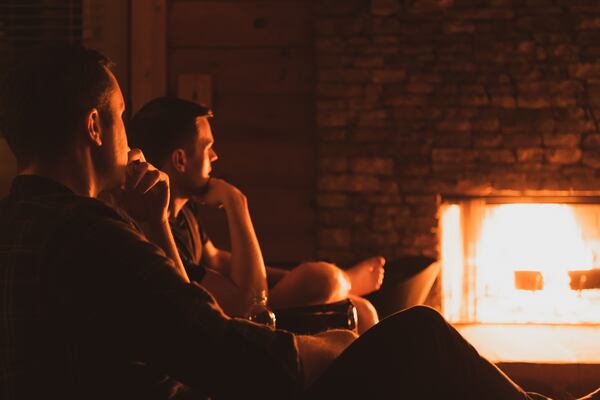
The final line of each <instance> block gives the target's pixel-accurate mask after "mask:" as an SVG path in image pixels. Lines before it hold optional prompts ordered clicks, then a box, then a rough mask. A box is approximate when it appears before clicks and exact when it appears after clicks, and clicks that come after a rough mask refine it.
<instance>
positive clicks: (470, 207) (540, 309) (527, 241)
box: [441, 201, 600, 324]
mask: <svg viewBox="0 0 600 400" xmlns="http://www.w3.org/2000/svg"><path fill="white" fill-rule="evenodd" d="M598 209H600V207H598V205H588V204H577V205H567V204H500V205H498V204H485V203H484V202H483V201H470V202H464V203H462V204H460V205H457V204H452V205H446V206H444V207H443V209H442V215H441V235H442V236H441V256H442V274H443V276H442V279H443V287H442V291H443V301H444V313H445V316H446V317H447V318H448V319H449V320H450V321H451V322H466V323H546V324H548V323H550V324H564V323H567V324H576V323H587V324H597V323H600V290H599V289H594V288H591V289H585V290H573V289H572V288H571V284H572V282H571V280H570V277H569V272H570V271H585V270H591V269H593V268H598V267H599V266H600V263H599V262H598V261H599V259H600V229H599V228H600V211H599V210H598ZM594 272H598V271H594ZM584 275H585V274H584ZM584 278H585V276H584ZM582 282H584V283H585V280H582Z"/></svg>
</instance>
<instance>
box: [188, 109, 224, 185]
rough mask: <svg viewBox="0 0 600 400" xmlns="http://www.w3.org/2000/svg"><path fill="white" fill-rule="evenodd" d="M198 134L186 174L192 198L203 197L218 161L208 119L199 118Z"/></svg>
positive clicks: (190, 154) (190, 153) (189, 152)
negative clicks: (213, 167) (195, 196)
mask: <svg viewBox="0 0 600 400" xmlns="http://www.w3.org/2000/svg"><path fill="white" fill-rule="evenodd" d="M195 125H196V134H195V137H194V142H193V144H192V146H191V149H190V151H188V152H187V155H188V168H187V169H186V174H185V186H186V188H187V191H188V192H190V193H189V194H190V196H194V195H201V194H203V193H204V192H205V190H206V185H207V183H208V180H209V178H210V173H211V172H212V163H213V162H214V161H216V160H217V159H218V156H217V153H216V152H215V151H214V150H213V144H214V138H213V135H212V130H211V128H210V123H209V122H208V117H197V118H196V121H195Z"/></svg>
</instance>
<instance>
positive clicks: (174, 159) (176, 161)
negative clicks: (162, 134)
mask: <svg viewBox="0 0 600 400" xmlns="http://www.w3.org/2000/svg"><path fill="white" fill-rule="evenodd" d="M171 164H172V165H173V168H175V171H177V172H181V173H183V172H185V168H186V166H187V157H186V155H185V150H183V149H175V150H173V152H172V153H171Z"/></svg>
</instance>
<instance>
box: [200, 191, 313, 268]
mask: <svg viewBox="0 0 600 400" xmlns="http://www.w3.org/2000/svg"><path fill="white" fill-rule="evenodd" d="M241 189H242V190H243V191H244V193H245V194H246V196H247V197H248V204H249V206H250V212H251V214H252V221H253V223H254V228H255V230H256V234H257V236H258V240H259V242H260V245H261V248H262V250H263V254H264V255H265V259H266V260H269V261H297V260H304V259H310V258H312V255H313V251H314V250H313V249H314V236H313V225H314V212H313V208H312V204H311V202H312V197H313V196H312V190H298V189H285V188H283V189H274V188H272V187H251V186H244V187H241ZM200 216H201V221H202V223H203V226H204V227H205V229H206V231H207V233H208V235H209V236H210V237H211V239H212V240H213V242H214V243H215V244H216V245H217V246H218V247H220V248H225V249H229V247H230V245H229V232H228V230H227V220H226V217H225V213H224V212H223V211H222V210H215V209H209V208H206V207H201V209H200Z"/></svg>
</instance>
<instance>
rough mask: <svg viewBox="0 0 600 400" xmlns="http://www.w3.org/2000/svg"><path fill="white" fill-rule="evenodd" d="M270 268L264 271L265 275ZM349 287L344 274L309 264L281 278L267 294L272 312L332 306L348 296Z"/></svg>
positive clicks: (313, 263)
mask: <svg viewBox="0 0 600 400" xmlns="http://www.w3.org/2000/svg"><path fill="white" fill-rule="evenodd" d="M272 270H273V268H268V269H267V275H270V274H271V273H272ZM349 289H350V287H349V284H348V282H347V280H346V277H345V275H344V274H343V272H342V271H341V270H340V269H339V268H337V267H336V266H335V265H333V264H329V263H324V262H309V263H304V264H300V265H299V266H297V267H296V268H294V269H292V270H291V271H289V272H287V273H286V274H284V275H282V276H281V278H280V279H279V281H278V282H277V283H276V284H275V285H274V286H273V287H272V288H271V289H270V290H269V304H270V306H271V307H272V308H274V309H277V308H289V307H300V306H309V305H314V304H325V303H333V302H336V301H339V300H343V299H345V298H346V297H347V296H348V291H349Z"/></svg>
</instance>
